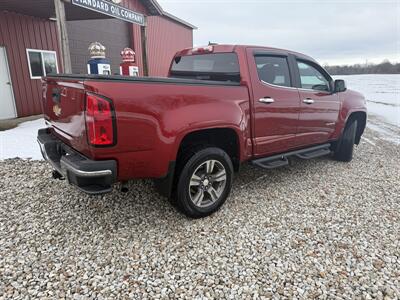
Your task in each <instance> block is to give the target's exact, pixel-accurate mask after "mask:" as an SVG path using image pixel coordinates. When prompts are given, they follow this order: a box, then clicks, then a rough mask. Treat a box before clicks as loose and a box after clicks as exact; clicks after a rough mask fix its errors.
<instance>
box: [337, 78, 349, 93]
mask: <svg viewBox="0 0 400 300" xmlns="http://www.w3.org/2000/svg"><path fill="white" fill-rule="evenodd" d="M345 90H347V87H346V82H345V81H344V80H343V79H337V80H335V88H334V92H335V93H340V92H344V91H345Z"/></svg>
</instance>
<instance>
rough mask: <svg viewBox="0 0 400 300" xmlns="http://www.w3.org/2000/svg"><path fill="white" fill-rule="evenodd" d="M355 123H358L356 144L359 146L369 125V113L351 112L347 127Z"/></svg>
mask: <svg viewBox="0 0 400 300" xmlns="http://www.w3.org/2000/svg"><path fill="white" fill-rule="evenodd" d="M354 121H357V132H356V139H355V143H356V145H358V144H359V143H360V140H361V136H362V135H363V133H364V131H365V127H366V125H367V113H366V112H365V111H354V112H351V113H350V114H349V116H348V117H347V119H346V123H345V127H346V126H348V125H349V124H351V123H352V122H354Z"/></svg>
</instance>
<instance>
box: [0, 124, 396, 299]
mask: <svg viewBox="0 0 400 300" xmlns="http://www.w3.org/2000/svg"><path fill="white" fill-rule="evenodd" d="M366 137H367V140H363V142H362V143H361V145H360V146H359V147H358V148H357V149H356V151H355V158H354V160H353V161H352V162H351V163H350V164H346V163H339V162H335V161H333V160H331V159H329V158H321V159H316V160H312V161H303V160H295V161H293V162H292V165H291V166H290V167H286V168H282V169H276V170H271V171H263V170H259V169H256V168H254V167H250V166H244V167H243V169H242V171H241V172H240V174H239V175H238V176H237V177H236V180H235V184H234V189H233V191H232V194H231V197H230V198H229V199H228V201H227V202H226V204H225V205H224V206H223V207H222V209H221V210H220V211H219V212H217V213H216V214H214V215H213V216H211V217H208V218H206V219H201V220H189V219H187V218H185V217H184V216H183V215H182V214H180V213H178V212H177V211H176V210H175V209H174V208H173V207H171V206H170V204H169V203H168V201H167V200H166V199H164V198H161V197H159V196H158V195H157V194H156V193H155V192H154V191H153V188H152V182H151V181H137V182H134V183H132V184H131V185H130V191H129V193H127V194H121V193H119V192H117V191H114V192H113V193H112V194H108V195H105V196H97V197H89V196H86V195H84V194H82V193H80V192H78V191H77V190H76V189H74V188H72V187H70V186H68V185H67V184H66V182H64V181H56V180H52V179H50V167H49V165H47V164H46V163H44V162H36V161H35V162H29V161H23V160H8V161H3V162H0V199H1V200H0V298H1V299H6V298H7V299H10V298H16V299H17V298H21V299H23V298H29V297H33V298H46V297H47V298H51V299H54V298H60V297H67V298H76V299H86V298H97V299H103V298H106V299H115V298H121V299H126V298H131V299H136V298H138V299H139V298H140V299H144V298H146V297H147V298H178V297H180V298H187V299H193V298H208V299H211V298H231V299H247V298H248V299H252V298H259V297H260V298H271V297H273V298H278V297H287V298H294V297H296V298H304V299H311V298H338V299H342V298H344V299H357V298H360V299H369V298H371V297H377V298H378V299H399V297H400V288H399V286H400V282H399V278H400V199H399V195H400V170H399V169H400V168H399V163H400V162H399V157H400V147H399V146H395V145H394V144H391V143H389V142H384V141H381V140H379V139H377V137H376V136H375V135H374V132H372V131H368V132H367V135H366ZM374 144H375V145H374Z"/></svg>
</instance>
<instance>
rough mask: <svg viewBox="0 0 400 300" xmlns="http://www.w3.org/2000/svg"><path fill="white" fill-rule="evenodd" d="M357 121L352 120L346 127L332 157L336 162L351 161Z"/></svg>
mask: <svg viewBox="0 0 400 300" xmlns="http://www.w3.org/2000/svg"><path fill="white" fill-rule="evenodd" d="M356 132H357V121H356V120H354V121H352V122H351V123H349V124H348V125H346V127H345V129H344V131H343V134H342V136H341V137H340V140H339V142H338V145H337V147H336V149H335V151H334V154H333V157H334V158H335V159H336V160H338V161H345V162H349V161H351V160H352V159H353V149H354V142H355V139H356Z"/></svg>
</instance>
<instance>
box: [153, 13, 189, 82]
mask: <svg viewBox="0 0 400 300" xmlns="http://www.w3.org/2000/svg"><path fill="white" fill-rule="evenodd" d="M147 21H148V26H147V48H148V49H147V51H148V52H147V53H148V60H149V62H148V64H149V75H150V76H167V75H168V70H169V67H170V63H171V60H172V58H173V57H174V55H175V53H176V52H177V51H180V50H182V49H184V48H189V47H193V30H192V29H191V28H188V27H186V26H183V25H181V24H179V23H176V22H174V21H172V20H171V19H169V18H166V17H160V16H152V17H148V19H147Z"/></svg>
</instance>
